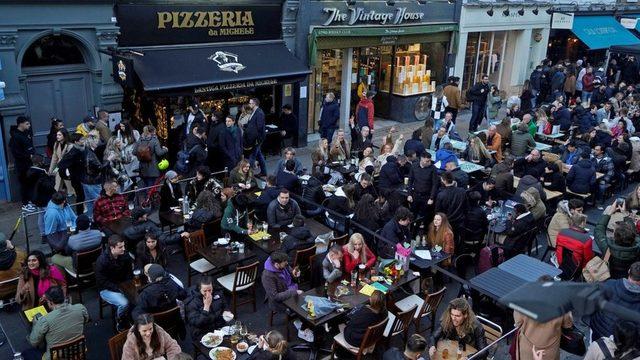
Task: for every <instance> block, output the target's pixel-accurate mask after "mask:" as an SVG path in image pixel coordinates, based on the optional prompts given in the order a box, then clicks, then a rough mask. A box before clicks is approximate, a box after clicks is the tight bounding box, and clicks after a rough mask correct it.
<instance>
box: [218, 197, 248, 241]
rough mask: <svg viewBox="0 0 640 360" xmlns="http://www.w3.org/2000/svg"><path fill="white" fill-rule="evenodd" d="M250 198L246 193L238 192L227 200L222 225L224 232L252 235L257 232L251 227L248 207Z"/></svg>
mask: <svg viewBox="0 0 640 360" xmlns="http://www.w3.org/2000/svg"><path fill="white" fill-rule="evenodd" d="M249 203H250V201H249V199H248V198H247V196H246V195H244V194H238V195H236V196H234V197H232V198H231V200H229V201H227V207H226V208H225V209H224V214H223V215H222V220H221V221H220V227H221V228H222V231H224V232H230V233H232V234H236V235H250V234H253V233H254V232H255V230H254V229H253V228H250V227H249V214H248V212H247V208H248V206H249Z"/></svg>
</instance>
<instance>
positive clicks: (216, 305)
mask: <svg viewBox="0 0 640 360" xmlns="http://www.w3.org/2000/svg"><path fill="white" fill-rule="evenodd" d="M184 307H185V318H186V320H187V325H189V332H190V334H191V339H193V340H194V341H200V339H202V336H203V335H204V334H206V333H208V332H213V331H214V330H216V329H219V328H221V327H223V326H224V325H225V323H226V322H227V321H230V320H231V319H233V314H232V313H231V312H229V311H226V310H225V309H226V307H227V304H226V302H225V300H224V294H223V293H222V291H215V290H214V289H213V279H212V278H211V277H210V276H201V277H200V280H199V281H198V285H197V286H196V287H195V288H193V289H190V291H189V297H187V299H186V300H185V302H184Z"/></svg>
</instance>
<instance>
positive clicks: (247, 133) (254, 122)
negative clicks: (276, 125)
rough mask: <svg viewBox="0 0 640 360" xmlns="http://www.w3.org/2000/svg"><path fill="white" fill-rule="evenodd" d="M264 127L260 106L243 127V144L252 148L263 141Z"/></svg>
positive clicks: (263, 116)
mask: <svg viewBox="0 0 640 360" xmlns="http://www.w3.org/2000/svg"><path fill="white" fill-rule="evenodd" d="M266 134H267V133H266V128H265V115H264V111H262V109H260V108H256V109H255V111H254V112H253V114H252V115H251V119H249V122H248V123H247V125H246V127H245V128H244V142H243V146H244V147H246V148H254V147H256V146H260V144H262V142H263V141H264V138H265V136H267V135H266Z"/></svg>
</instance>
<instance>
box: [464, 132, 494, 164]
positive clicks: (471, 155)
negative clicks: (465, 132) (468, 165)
mask: <svg viewBox="0 0 640 360" xmlns="http://www.w3.org/2000/svg"><path fill="white" fill-rule="evenodd" d="M462 158H463V159H465V160H467V161H471V162H472V163H475V164H480V165H482V166H489V165H491V161H492V160H493V158H492V157H491V154H489V151H487V148H486V147H485V146H484V144H483V143H482V141H481V140H480V138H478V137H477V136H475V135H473V134H472V135H470V136H469V140H468V142H467V148H466V149H465V150H464V152H463V153H462Z"/></svg>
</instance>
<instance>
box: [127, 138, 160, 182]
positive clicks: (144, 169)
mask: <svg viewBox="0 0 640 360" xmlns="http://www.w3.org/2000/svg"><path fill="white" fill-rule="evenodd" d="M141 145H148V146H149V147H150V148H151V161H149V162H143V161H140V176H142V177H149V178H157V177H158V176H160V170H159V169H158V162H159V158H161V157H163V156H164V155H165V154H166V153H167V149H166V148H163V147H162V146H161V145H160V141H159V140H158V137H157V136H155V135H142V136H141V137H140V140H139V141H138V142H137V143H136V144H135V145H134V147H133V153H134V154H137V153H138V148H139V147H140V146H141Z"/></svg>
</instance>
